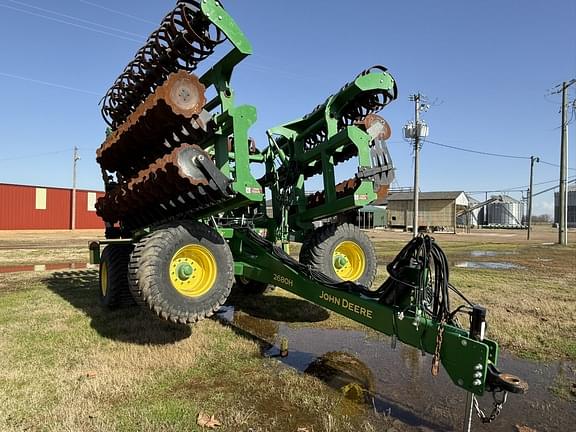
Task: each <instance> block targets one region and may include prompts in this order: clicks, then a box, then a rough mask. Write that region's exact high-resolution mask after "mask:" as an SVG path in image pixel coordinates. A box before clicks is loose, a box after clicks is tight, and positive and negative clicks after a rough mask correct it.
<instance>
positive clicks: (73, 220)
mask: <svg viewBox="0 0 576 432" xmlns="http://www.w3.org/2000/svg"><path fill="white" fill-rule="evenodd" d="M79 160H80V156H78V147H76V146H74V154H73V156H72V218H71V224H70V229H71V230H72V231H74V230H75V229H76V163H77V162H78V161H79Z"/></svg>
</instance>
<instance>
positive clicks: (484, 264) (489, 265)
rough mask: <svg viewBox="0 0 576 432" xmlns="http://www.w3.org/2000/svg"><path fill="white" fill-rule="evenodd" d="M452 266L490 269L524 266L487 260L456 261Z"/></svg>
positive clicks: (520, 267)
mask: <svg viewBox="0 0 576 432" xmlns="http://www.w3.org/2000/svg"><path fill="white" fill-rule="evenodd" d="M454 267H458V268H469V269H490V270H508V269H522V268H524V267H522V266H520V265H518V264H512V263H509V262H488V261H458V262H457V263H456V264H454Z"/></svg>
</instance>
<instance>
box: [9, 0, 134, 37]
mask: <svg viewBox="0 0 576 432" xmlns="http://www.w3.org/2000/svg"><path fill="white" fill-rule="evenodd" d="M4 1H8V2H10V3H16V4H17V5H20V6H24V7H28V8H30V9H36V10H39V11H42V12H48V13H49V14H52V15H56V16H60V17H63V18H68V19H71V20H75V21H79V22H83V23H86V24H90V25H93V26H96V27H101V28H104V29H107V30H112V31H115V32H118V33H124V34H126V35H129V36H136V37H142V35H140V34H138V33H133V32H129V31H126V30H121V29H118V28H115V27H110V26H107V25H105V24H99V23H97V22H94V21H90V20H87V19H84V18H78V17H75V16H72V15H66V14H63V13H61V12H57V11H54V10H51V9H45V8H41V7H39V6H35V5H31V4H28V3H25V2H21V1H18V0H4Z"/></svg>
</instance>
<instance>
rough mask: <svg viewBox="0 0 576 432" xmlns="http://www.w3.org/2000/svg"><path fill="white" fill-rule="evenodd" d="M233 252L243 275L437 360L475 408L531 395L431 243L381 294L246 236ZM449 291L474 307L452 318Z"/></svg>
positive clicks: (413, 250) (410, 256) (407, 259)
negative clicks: (504, 396)
mask: <svg viewBox="0 0 576 432" xmlns="http://www.w3.org/2000/svg"><path fill="white" fill-rule="evenodd" d="M229 244H230V246H231V249H232V251H233V254H234V256H235V262H236V267H235V270H236V274H237V275H240V276H242V277H245V278H248V279H251V280H255V281H260V282H264V283H270V284H273V285H277V286H279V287H281V288H283V289H285V290H287V291H290V292H292V293H294V294H296V295H298V296H300V297H302V298H304V299H306V300H309V301H311V302H313V303H315V304H318V305H320V306H323V307H325V308H327V309H330V310H332V311H334V312H336V313H339V314H340V315H343V316H346V317H348V318H350V319H352V320H354V321H356V322H359V323H361V324H364V325H366V326H368V327H370V328H373V329H374V330H376V331H379V332H381V333H384V334H387V335H390V336H392V337H393V340H396V339H398V340H399V341H401V342H403V343H405V344H407V345H410V346H412V347H415V348H418V349H420V350H421V351H422V353H428V354H432V355H433V368H434V362H436V361H437V362H439V363H441V364H442V365H443V366H444V369H445V370H446V372H447V373H448V375H449V376H450V378H451V380H452V381H453V382H454V384H456V385H457V386H458V387H461V388H462V389H464V390H465V391H467V392H469V393H470V395H471V396H472V399H471V400H473V401H474V400H475V398H474V396H482V395H483V394H484V392H486V391H488V392H492V393H497V392H500V391H510V392H513V393H524V392H525V391H526V390H527V388H528V385H527V383H526V382H524V381H522V380H521V379H520V378H518V377H515V376H513V375H509V374H504V373H501V372H499V371H498V369H497V368H496V365H497V364H498V344H497V343H496V342H494V341H493V340H490V339H487V338H485V337H484V333H485V329H486V320H485V318H486V309H485V308H483V307H481V306H478V305H472V304H471V303H469V302H468V301H467V300H466V298H465V297H464V296H463V295H462V294H461V293H460V292H459V291H458V290H457V289H456V288H455V287H453V286H452V285H450V284H449V282H448V267H447V265H446V266H444V265H443V263H447V261H446V257H445V256H444V253H443V252H442V251H441V249H440V248H439V247H438V246H437V245H436V243H435V242H434V240H433V239H431V238H430V237H428V236H420V237H417V238H416V239H415V240H413V241H411V242H410V243H409V244H408V245H407V246H406V247H405V248H404V249H403V250H402V251H401V252H400V254H399V255H398V257H396V259H395V260H394V261H392V262H391V263H390V264H389V265H388V271H389V273H390V277H389V278H388V279H387V280H386V282H384V284H382V286H381V287H380V288H378V289H377V290H375V291H371V290H368V289H367V288H366V287H364V286H361V285H357V284H355V283H353V282H349V281H348V282H339V281H335V280H332V279H330V278H329V277H327V276H326V275H325V274H323V273H319V272H317V271H315V270H312V269H310V268H309V267H307V266H305V265H303V264H301V263H299V262H297V261H296V260H294V259H292V258H291V257H290V256H289V255H287V254H286V253H285V252H284V251H283V250H282V249H280V248H279V247H277V246H274V245H273V244H272V243H270V242H268V241H267V240H265V239H264V238H262V237H261V236H259V235H258V234H256V233H254V232H253V231H251V230H249V229H246V228H237V229H234V231H233V237H232V238H231V239H230V240H229ZM449 290H450V291H453V292H455V293H457V294H458V295H460V296H461V297H462V298H463V299H464V300H466V302H468V303H469V304H468V305H463V306H459V307H458V308H456V309H455V310H453V311H451V310H450V309H449V298H448V291H449ZM464 312H468V316H469V319H470V328H469V330H466V329H465V328H463V327H462V326H461V325H460V323H459V321H458V319H457V317H456V315H457V314H460V313H464ZM502 403H503V402H500V405H501V404H502ZM476 406H477V405H476ZM500 409H501V407H500Z"/></svg>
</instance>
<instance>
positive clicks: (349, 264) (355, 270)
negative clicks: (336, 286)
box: [332, 240, 366, 281]
mask: <svg viewBox="0 0 576 432" xmlns="http://www.w3.org/2000/svg"><path fill="white" fill-rule="evenodd" d="M332 266H333V267H334V272H336V274H337V275H338V277H339V278H340V279H342V280H345V281H356V280H358V279H360V276H362V275H363V274H364V270H365V269H366V255H365V254H364V251H363V250H362V247H361V246H360V245H358V244H357V243H355V242H353V241H350V240H346V241H343V242H341V243H339V244H337V245H336V247H335V248H334V252H333V254H332Z"/></svg>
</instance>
